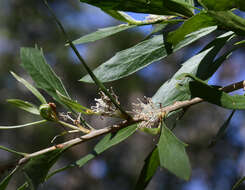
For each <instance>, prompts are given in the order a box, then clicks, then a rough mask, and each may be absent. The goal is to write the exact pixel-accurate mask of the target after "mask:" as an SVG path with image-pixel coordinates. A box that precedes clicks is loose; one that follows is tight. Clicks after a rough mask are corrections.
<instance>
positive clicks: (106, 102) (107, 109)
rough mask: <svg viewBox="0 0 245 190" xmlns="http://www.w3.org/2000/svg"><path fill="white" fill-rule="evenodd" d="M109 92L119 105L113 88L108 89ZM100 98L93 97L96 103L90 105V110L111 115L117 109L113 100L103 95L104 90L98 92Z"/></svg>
mask: <svg viewBox="0 0 245 190" xmlns="http://www.w3.org/2000/svg"><path fill="white" fill-rule="evenodd" d="M110 94H111V95H112V97H113V98H114V99H115V100H116V102H117V103H118V104H119V105H120V102H119V100H118V96H117V95H116V94H115V93H114V91H113V89H112V88H111V89H110ZM99 95H100V98H98V99H97V98H95V101H96V105H95V106H91V110H92V111H93V112H95V113H98V114H101V115H107V116H113V115H115V113H116V112H117V111H118V110H117V108H116V106H115V105H114V104H113V102H112V101H111V100H110V98H109V97H108V96H107V95H105V93H104V92H102V91H100V92H99Z"/></svg>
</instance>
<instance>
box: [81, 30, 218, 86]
mask: <svg viewBox="0 0 245 190" xmlns="http://www.w3.org/2000/svg"><path fill="white" fill-rule="evenodd" d="M214 30H216V27H210V28H204V29H201V30H199V31H196V32H194V33H192V34H190V35H188V36H186V38H185V40H183V41H181V42H180V43H179V44H178V45H177V46H176V47H174V49H173V52H175V51H177V50H178V49H180V48H182V47H184V46H187V45H188V44H190V43H192V42H194V41H195V40H198V39H199V38H201V37H203V36H205V35H207V34H209V33H211V32H212V31H214ZM167 55H168V54H167V52H166V49H165V47H164V45H163V38H162V35H156V36H154V37H153V38H151V39H149V40H145V41H143V42H141V43H139V44H137V45H136V46H134V47H131V48H129V49H126V50H123V51H120V52H118V53H117V54H116V55H115V56H114V57H112V58H111V59H110V60H108V61H107V62H105V63H103V64H102V65H100V66H99V67H98V68H97V69H95V70H94V74H95V75H96V76H97V77H98V78H99V80H100V81H101V82H109V81H114V80H118V79H120V78H123V77H126V76H128V75H131V74H133V73H135V72H136V71H138V70H140V69H143V68H144V67H146V66H147V65H149V64H151V63H153V62H154V61H158V60H160V59H162V58H164V57H166V56H167ZM80 81H83V82H93V80H92V79H91V78H90V76H89V75H86V76H85V77H83V78H82V79H81V80H80Z"/></svg>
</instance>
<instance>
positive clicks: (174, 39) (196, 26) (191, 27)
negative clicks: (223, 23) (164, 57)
mask: <svg viewBox="0 0 245 190" xmlns="http://www.w3.org/2000/svg"><path fill="white" fill-rule="evenodd" d="M216 24H217V23H216V21H215V19H214V18H212V17H211V16H209V15H208V14H207V13H205V12H201V13H199V14H196V15H195V16H193V17H191V18H190V19H188V20H186V21H185V22H184V23H183V24H182V26H181V27H179V28H178V29H177V30H175V31H173V32H171V33H169V35H168V38H167V41H168V42H169V43H171V44H172V45H173V46H175V45H176V44H178V43H179V42H180V41H181V40H183V39H184V38H185V36H186V35H188V34H190V33H192V32H195V31H197V30H200V29H202V28H206V27H210V26H215V25H216Z"/></svg>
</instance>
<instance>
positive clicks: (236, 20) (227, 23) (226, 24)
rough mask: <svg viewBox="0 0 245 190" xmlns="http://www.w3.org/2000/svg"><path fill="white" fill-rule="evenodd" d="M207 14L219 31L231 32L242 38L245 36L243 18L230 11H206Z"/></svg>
mask: <svg viewBox="0 0 245 190" xmlns="http://www.w3.org/2000/svg"><path fill="white" fill-rule="evenodd" d="M207 14H208V15H210V16H211V17H213V18H214V19H215V20H216V22H217V23H218V26H219V28H220V29H223V30H231V31H234V32H236V33H237V34H238V35H242V36H244V35H245V19H244V18H242V17H240V16H237V15H236V14H234V13H233V12H231V11H208V12H207Z"/></svg>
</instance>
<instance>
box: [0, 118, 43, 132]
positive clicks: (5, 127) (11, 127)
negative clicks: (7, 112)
mask: <svg viewBox="0 0 245 190" xmlns="http://www.w3.org/2000/svg"><path fill="white" fill-rule="evenodd" d="M46 122H47V120H41V121H35V122H32V123H26V124H23V125H14V126H0V130H2V129H3V130H5V129H18V128H22V127H28V126H36V125H41V124H43V123H46Z"/></svg>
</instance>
